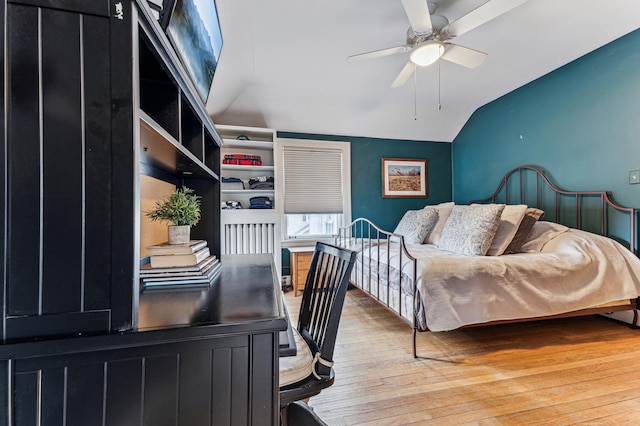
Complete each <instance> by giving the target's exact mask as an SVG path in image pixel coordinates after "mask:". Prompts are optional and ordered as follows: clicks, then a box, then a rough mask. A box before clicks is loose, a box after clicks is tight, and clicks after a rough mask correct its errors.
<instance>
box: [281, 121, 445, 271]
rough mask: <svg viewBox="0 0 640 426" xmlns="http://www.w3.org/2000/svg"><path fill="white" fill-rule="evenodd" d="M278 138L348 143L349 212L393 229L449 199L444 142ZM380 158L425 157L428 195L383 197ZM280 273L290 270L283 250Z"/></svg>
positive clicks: (283, 134)
mask: <svg viewBox="0 0 640 426" xmlns="http://www.w3.org/2000/svg"><path fill="white" fill-rule="evenodd" d="M278 138H292V139H316V140H333V141H341V142H345V141H346V142H350V143H351V214H352V217H353V218H354V219H355V218H358V217H366V218H368V219H371V220H372V221H373V222H374V223H376V224H377V225H378V226H380V227H382V228H383V229H388V230H391V231H393V229H395V227H396V225H397V223H398V221H399V220H400V219H401V218H402V215H404V213H405V212H406V211H407V210H410V209H420V208H422V207H424V206H425V205H427V204H438V203H441V202H446V201H451V144H450V143H443V142H426V141H409V140H397V139H378V138H365V137H351V136H335V135H318V134H307V133H290V132H278ZM383 157H391V158H421V159H422V158H426V159H427V160H428V161H427V186H428V188H427V190H428V197H427V198H384V199H383V198H382V176H381V173H382V165H381V159H382V158H383ZM282 259H283V269H282V270H283V274H285V275H286V274H287V273H288V272H287V271H288V270H289V252H288V250H287V251H284V252H283V254H282Z"/></svg>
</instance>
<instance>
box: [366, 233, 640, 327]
mask: <svg viewBox="0 0 640 426" xmlns="http://www.w3.org/2000/svg"><path fill="white" fill-rule="evenodd" d="M382 246H386V244H383V245H382ZM392 246H397V244H392ZM407 247H408V250H409V252H410V253H411V254H412V255H413V256H415V257H416V258H417V259H418V261H417V269H418V273H417V277H418V286H417V288H418V292H419V297H420V301H419V302H418V305H420V304H421V305H422V306H423V309H424V318H419V323H420V325H421V328H423V327H424V322H425V320H426V326H427V327H428V328H429V329H430V330H431V331H445V330H453V329H456V328H459V327H461V326H463V325H469V324H481V323H485V322H490V321H497V320H511V319H519V318H534V317H541V316H548V315H555V314H561V313H565V312H571V311H576V310H579V309H586V308H592V307H596V306H599V305H604V304H606V303H611V302H615V301H620V300H624V299H635V298H636V297H638V296H640V259H638V258H637V257H636V256H634V255H633V254H632V253H631V252H630V251H629V250H627V249H626V248H624V247H623V246H622V245H620V244H619V243H617V242H615V241H614V240H612V239H609V238H606V237H601V236H599V235H596V234H591V233H588V232H584V231H579V230H575V229H571V230H569V231H567V232H564V233H562V234H560V235H558V236H556V237H555V238H553V239H552V240H551V241H549V242H548V243H546V245H545V246H544V247H543V248H542V251H541V252H539V253H519V254H510V255H503V256H474V257H470V256H464V255H458V254H454V253H450V252H446V251H442V250H438V249H436V248H435V246H433V245H431V244H423V245H417V244H411V245H408V246H407ZM391 251H392V253H397V252H398V250H394V249H392V250H391ZM364 252H365V258H369V257H371V258H372V259H375V258H378V257H380V258H381V259H383V262H386V256H387V255H386V247H382V248H381V251H380V252H378V250H377V247H376V248H375V249H374V248H373V247H372V250H369V249H368V248H365V250H364ZM397 257H398V256H397V255H391V259H390V261H389V264H390V265H398V259H397ZM402 263H403V276H404V277H405V278H404V282H403V285H402V287H403V289H404V291H405V292H406V293H410V291H411V290H410V289H411V281H412V277H413V266H412V263H411V262H410V261H409V259H406V256H405V257H404V258H403V262H402ZM372 275H378V273H376V271H372ZM379 275H381V276H382V277H381V278H382V279H384V280H385V281H386V272H385V271H384V268H382V269H381V270H380V271H379ZM397 275H398V274H397V269H396V268H392V270H391V282H392V283H393V282H395V283H397ZM392 286H393V287H396V286H397V284H392ZM396 288H397V287H396ZM420 302H421V303H420ZM421 310H422V309H419V307H418V312H420V311H421Z"/></svg>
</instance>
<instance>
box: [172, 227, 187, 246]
mask: <svg viewBox="0 0 640 426" xmlns="http://www.w3.org/2000/svg"><path fill="white" fill-rule="evenodd" d="M190 236H191V226H189V225H180V226H177V225H169V244H189V238H190Z"/></svg>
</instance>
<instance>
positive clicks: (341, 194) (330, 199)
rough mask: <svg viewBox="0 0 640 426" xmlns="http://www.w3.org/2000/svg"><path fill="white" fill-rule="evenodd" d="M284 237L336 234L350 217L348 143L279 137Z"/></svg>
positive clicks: (320, 236) (311, 236)
mask: <svg viewBox="0 0 640 426" xmlns="http://www.w3.org/2000/svg"><path fill="white" fill-rule="evenodd" d="M277 155H278V156H279V161H278V163H279V164H281V167H282V172H281V173H279V174H278V175H279V176H280V178H281V179H282V182H281V184H280V186H279V187H280V188H282V192H283V200H284V208H283V213H284V217H283V224H284V226H283V227H282V229H283V235H282V236H283V239H285V240H291V239H319V238H322V237H332V236H335V235H337V233H338V228H339V227H340V226H344V225H346V224H347V223H348V222H349V221H350V220H351V170H350V163H351V160H350V144H349V143H348V142H333V141H317V140H314V141H311V140H299V139H280V140H279V148H278V152H277Z"/></svg>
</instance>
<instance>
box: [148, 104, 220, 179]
mask: <svg viewBox="0 0 640 426" xmlns="http://www.w3.org/2000/svg"><path fill="white" fill-rule="evenodd" d="M138 115H139V118H140V162H141V163H144V164H146V165H148V166H151V167H154V168H157V169H160V170H162V171H164V172H167V173H170V174H179V175H183V176H193V177H201V178H209V179H215V180H218V179H219V176H218V175H217V173H215V172H214V171H213V170H211V169H210V168H209V167H207V166H206V165H205V164H204V163H203V162H202V161H200V160H199V159H198V158H196V156H195V155H194V154H193V153H192V152H191V151H190V150H189V149H187V148H186V147H184V146H183V145H181V144H180V143H179V142H178V141H177V140H176V139H175V138H174V137H173V136H172V135H171V134H169V132H167V131H166V130H165V129H164V128H163V127H162V126H160V124H158V123H156V121H155V120H154V119H153V118H151V117H150V116H149V115H147V114H146V113H145V112H144V111H142V110H140V111H139V112H138Z"/></svg>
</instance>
